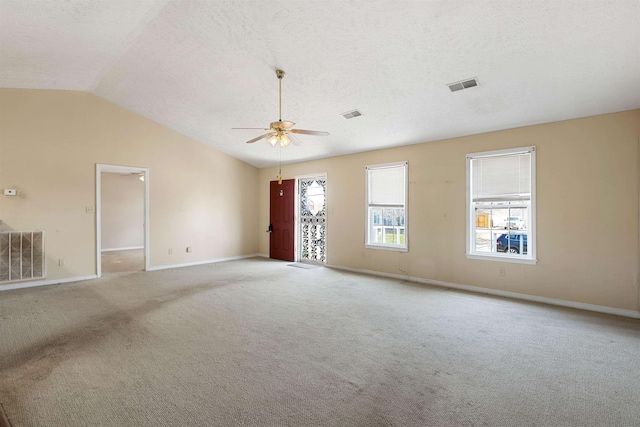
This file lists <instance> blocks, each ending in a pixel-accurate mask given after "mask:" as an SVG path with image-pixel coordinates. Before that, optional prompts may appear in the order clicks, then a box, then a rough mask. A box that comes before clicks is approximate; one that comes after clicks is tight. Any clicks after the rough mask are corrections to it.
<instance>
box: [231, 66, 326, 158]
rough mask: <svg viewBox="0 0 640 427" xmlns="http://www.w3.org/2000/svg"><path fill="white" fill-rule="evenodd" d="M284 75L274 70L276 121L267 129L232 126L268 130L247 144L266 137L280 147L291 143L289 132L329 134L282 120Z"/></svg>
mask: <svg viewBox="0 0 640 427" xmlns="http://www.w3.org/2000/svg"><path fill="white" fill-rule="evenodd" d="M284 76H285V72H284V71H282V70H276V77H278V82H279V88H278V94H279V100H280V102H279V107H280V108H279V115H278V117H279V119H278V121H277V122H271V123H270V124H269V128H268V129H263V128H233V129H261V130H267V131H269V132H267V133H265V134H263V135H260V136H258V137H256V138H253V139H250V140H249V141H247V144H253V143H254V142H256V141H260V140H261V139H267V140H268V142H269V144H271V146H272V147H275V146H276V145H278V144H280V146H281V147H286V146H287V145H289V144H290V143H291V139H290V138H289V136H288V134H289V133H298V134H301V135H316V136H326V135H329V132H324V131H317V130H305V129H292V128H293V126H295V123H294V122H289V121H282V79H283V78H284Z"/></svg>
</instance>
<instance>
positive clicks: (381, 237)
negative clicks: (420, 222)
mask: <svg viewBox="0 0 640 427" xmlns="http://www.w3.org/2000/svg"><path fill="white" fill-rule="evenodd" d="M408 165H409V163H408V162H397V163H387V164H383V165H372V166H367V167H366V168H365V170H366V187H367V230H366V242H365V246H366V247H368V248H378V249H391V250H398V251H406V250H407V248H408V246H407V210H406V207H407V193H408V191H407V186H408V182H409V181H408V179H407V177H408Z"/></svg>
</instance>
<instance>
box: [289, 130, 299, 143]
mask: <svg viewBox="0 0 640 427" xmlns="http://www.w3.org/2000/svg"><path fill="white" fill-rule="evenodd" d="M288 135H289V139H291V143H292V144H293V145H302V141H300V139H298V138H297V137H296V136H295V135H294V134H292V133H289V134H288Z"/></svg>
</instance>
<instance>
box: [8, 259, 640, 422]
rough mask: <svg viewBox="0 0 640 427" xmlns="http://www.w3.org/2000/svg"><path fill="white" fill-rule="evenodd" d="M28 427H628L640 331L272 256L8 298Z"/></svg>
mask: <svg viewBox="0 0 640 427" xmlns="http://www.w3.org/2000/svg"><path fill="white" fill-rule="evenodd" d="M0 402H1V403H2V405H3V407H4V409H5V411H6V414H7V416H8V418H9V421H10V422H11V423H12V424H13V427H23V426H160V425H163V426H164V425H167V426H632V425H634V426H635V425H638V419H639V418H638V414H639V413H640V411H639V407H640V406H639V405H638V402H640V321H638V320H633V319H626V318H619V317H615V316H609V315H601V314H595V313H589V312H581V311H578V310H571V309H563V308H557V307H551V306H545V305H541V304H533V303H524V302H518V301H511V300H507V299H503V298H495V297H489V296H484V295H476V294H469V293H463V292H459V291H452V290H447V289H441V288H432V287H429V286H425V285H418V284H413V283H408V282H402V281H398V280H389V279H382V278H377V277H369V276H365V275H358V274H353V273H348V272H342V271H337V270H333V269H330V268H317V269H311V270H307V269H301V268H289V267H288V263H286V262H278V261H271V260H267V259H262V258H256V259H250V260H243V261H233V262H226V263H220V264H210V265H202V266H196V267H189V268H181V269H173V270H162V271H153V272H135V273H119V274H112V275H108V276H106V277H103V278H101V279H97V280H92V281H87V282H81V283H74V284H64V285H56V286H47V287H41V288H28V289H21V290H13V291H4V292H0Z"/></svg>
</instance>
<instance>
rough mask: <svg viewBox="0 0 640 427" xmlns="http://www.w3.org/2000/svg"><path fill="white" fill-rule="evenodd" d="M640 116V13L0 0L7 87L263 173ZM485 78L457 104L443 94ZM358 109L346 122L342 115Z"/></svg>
mask: <svg viewBox="0 0 640 427" xmlns="http://www.w3.org/2000/svg"><path fill="white" fill-rule="evenodd" d="M276 68H282V69H283V70H285V71H286V73H287V75H286V77H285V78H284V80H283V106H282V110H283V111H282V118H283V120H290V121H293V122H296V123H297V125H296V127H297V128H302V129H312V130H324V131H329V132H330V133H331V136H328V137H318V136H305V135H299V136H298V139H299V140H300V141H301V142H302V143H301V144H300V145H297V146H295V145H290V146H289V147H287V148H285V149H283V150H282V161H283V163H288V162H293V161H301V160H307V159H316V158H322V157H329V156H335V155H340V154H347V153H354V152H360V151H367V150H374V149H379V148H385V147H392V146H398V145H406V144H415V143H420V142H428V141H434V140H439V139H444V138H451V137H457V136H463V135H470V134H476V133H482V132H488V131H494V130H500V129H507V128H514V127H520V126H526V125H531V124H537V123H546V122H552V121H558V120H566V119H571V118H576V117H584V116H590V115H596V114H603V113H611V112H616V111H624V110H630V109H636V108H640V0H615V1H606V0H579V1H567V0H563V1H560V0H524V1H517V0H511V1H504V0H500V1H478V0H448V1H427V0H424V1H406V0H369V1H353V0H351V1H296V0H285V1H243V0H235V1H219V0H201V1H197V0H193V1H186V0H109V1H107V0H67V1H64V2H62V1H59V0H0V86H2V87H10V88H35V89H69V90H80V91H87V92H91V93H94V94H96V95H98V96H100V97H102V98H104V99H107V100H109V101H111V102H114V103H116V104H118V105H120V106H122V107H125V108H127V109H130V110H132V111H135V112H137V113H139V114H141V115H143V116H146V117H148V118H150V119H153V120H155V121H157V122H159V123H161V124H163V125H165V126H167V127H169V128H172V129H175V130H176V131H179V132H181V133H183V134H186V135H189V136H191V137H193V138H195V139H196V140H198V141H200V142H202V143H205V144H208V145H210V146H212V147H215V148H216V149H218V150H220V151H223V152H225V153H228V154H230V155H232V156H234V157H237V158H239V159H241V160H244V161H246V162H248V163H250V164H253V165H255V166H257V167H264V166H268V165H273V164H275V163H276V161H277V149H274V148H272V147H271V146H270V145H269V144H268V143H267V142H266V141H265V140H262V141H260V142H257V143H255V144H245V141H247V140H249V139H251V138H253V137H255V136H258V135H259V134H261V133H263V132H261V131H257V130H256V131H252V130H231V128H232V127H268V124H269V123H270V122H272V121H275V120H277V119H278V80H277V78H276V76H275V69H276ZM470 77H477V78H478V80H479V81H480V86H478V87H476V88H472V89H467V90H463V91H459V92H455V93H451V92H450V91H449V89H448V88H447V86H446V84H447V83H451V82H455V81H459V80H463V79H466V78H470ZM356 108H357V109H359V110H361V111H362V113H363V116H361V117H358V118H354V119H350V120H346V119H344V118H343V117H342V116H341V115H340V113H343V112H346V111H349V110H352V109H356Z"/></svg>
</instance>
